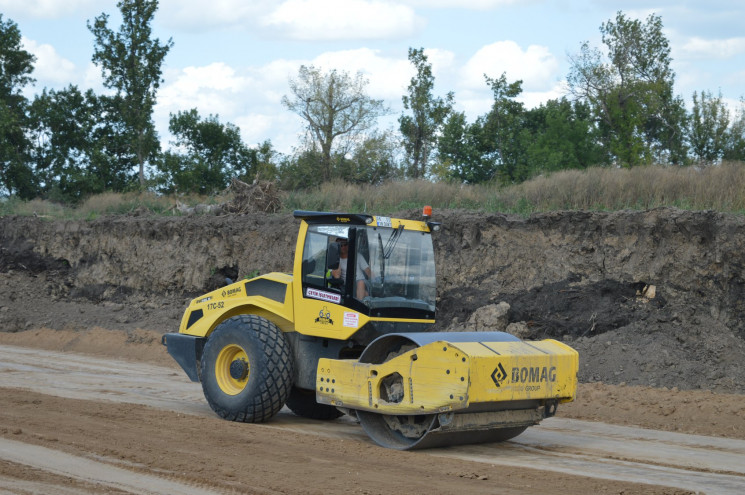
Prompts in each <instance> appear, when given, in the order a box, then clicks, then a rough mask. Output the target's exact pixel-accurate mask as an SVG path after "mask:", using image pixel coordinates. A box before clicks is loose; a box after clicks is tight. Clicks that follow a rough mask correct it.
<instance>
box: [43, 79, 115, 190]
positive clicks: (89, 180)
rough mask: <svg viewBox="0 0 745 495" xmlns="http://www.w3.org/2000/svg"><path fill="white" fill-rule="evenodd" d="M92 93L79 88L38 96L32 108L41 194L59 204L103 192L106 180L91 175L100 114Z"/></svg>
mask: <svg viewBox="0 0 745 495" xmlns="http://www.w3.org/2000/svg"><path fill="white" fill-rule="evenodd" d="M98 105H99V102H98V100H97V98H96V96H95V94H93V92H92V91H91V90H88V91H87V92H86V93H85V94H84V93H81V92H80V90H79V89H78V88H77V86H73V85H71V86H69V87H67V88H65V89H62V90H59V91H55V90H47V89H44V91H43V92H42V93H41V95H38V96H36V98H35V99H34V101H33V102H32V103H31V105H30V107H29V121H30V125H29V135H30V136H31V137H32V140H33V141H32V145H31V152H30V160H31V163H33V166H34V170H35V175H36V177H37V179H38V180H39V181H40V182H41V185H42V187H41V192H43V193H44V194H45V195H47V197H51V198H53V199H55V200H59V201H64V202H70V201H77V200H80V199H82V198H83V197H84V196H86V195H88V194H91V193H95V192H101V190H102V188H101V187H100V186H101V184H102V182H104V181H105V178H104V177H101V176H99V175H98V174H94V173H91V170H90V163H91V160H92V157H93V156H94V155H97V154H99V153H98V152H97V151H96V150H95V148H96V146H97V144H98V143H97V141H96V139H95V138H94V129H95V128H96V127H97V125H99V124H98V118H99V117H100V113H99V112H98V111H97V109H98Z"/></svg>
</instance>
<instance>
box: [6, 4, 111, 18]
mask: <svg viewBox="0 0 745 495" xmlns="http://www.w3.org/2000/svg"><path fill="white" fill-rule="evenodd" d="M100 3H101V2H100V1H98V0H65V1H60V0H23V1H20V0H0V11H1V12H2V13H3V14H5V15H7V16H9V17H10V18H11V19H14V20H16V19H15V18H16V17H20V18H22V19H23V18H37V19H38V18H41V19H56V18H58V17H64V16H68V15H72V14H78V13H80V12H81V11H82V12H89V11H92V10H94V7H95V6H96V5H97V4H100Z"/></svg>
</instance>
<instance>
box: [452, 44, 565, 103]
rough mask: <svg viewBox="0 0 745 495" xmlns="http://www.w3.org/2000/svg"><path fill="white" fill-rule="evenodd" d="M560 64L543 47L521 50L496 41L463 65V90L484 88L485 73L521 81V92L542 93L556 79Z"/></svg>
mask: <svg viewBox="0 0 745 495" xmlns="http://www.w3.org/2000/svg"><path fill="white" fill-rule="evenodd" d="M558 71H559V63H558V61H557V60H556V57H554V56H553V55H552V54H551V52H550V51H549V50H548V48H547V47H545V46H539V45H530V46H529V47H528V49H527V50H525V51H523V50H522V49H521V48H520V46H518V44H517V43H515V42H514V41H498V42H496V43H492V44H491V45H487V46H484V47H483V48H481V49H480V50H479V51H477V52H476V53H475V54H474V55H473V57H471V59H470V60H469V61H468V62H467V63H466V65H465V67H464V69H463V72H464V75H463V81H462V84H463V86H464V87H466V88H470V89H479V88H483V87H485V86H486V82H485V80H484V74H486V75H487V76H489V77H492V78H498V77H500V76H501V75H502V73H503V72H506V73H507V80H508V81H509V82H513V81H515V80H518V79H521V80H522V81H523V86H522V87H523V90H524V91H545V90H546V89H547V88H549V87H551V85H552V84H553V83H554V80H555V79H556V78H557V76H558Z"/></svg>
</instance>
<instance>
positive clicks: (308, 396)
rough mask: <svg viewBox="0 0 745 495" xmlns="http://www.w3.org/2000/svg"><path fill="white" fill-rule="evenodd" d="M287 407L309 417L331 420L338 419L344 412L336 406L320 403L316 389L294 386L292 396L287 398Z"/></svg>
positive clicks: (304, 416) (299, 414)
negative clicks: (317, 400)
mask: <svg viewBox="0 0 745 495" xmlns="http://www.w3.org/2000/svg"><path fill="white" fill-rule="evenodd" d="M287 407H289V408H290V411H292V412H294V413H295V414H297V415H298V416H301V417H303V418H308V419H318V420H323V421H326V420H330V419H336V418H338V417H339V416H341V415H342V414H344V413H343V412H341V411H340V410H338V409H337V408H335V407H334V406H329V405H326V404H319V403H318V402H316V392H315V390H306V389H304V388H297V387H292V392H290V397H289V398H288V399H287Z"/></svg>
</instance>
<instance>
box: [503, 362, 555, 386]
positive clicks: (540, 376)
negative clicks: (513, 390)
mask: <svg viewBox="0 0 745 495" xmlns="http://www.w3.org/2000/svg"><path fill="white" fill-rule="evenodd" d="M511 378H512V383H539V382H547V383H548V382H555V381H556V366H551V367H550V368H549V367H548V366H543V367H540V366H534V367H532V368H531V367H527V366H523V367H522V368H512V377H511Z"/></svg>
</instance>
